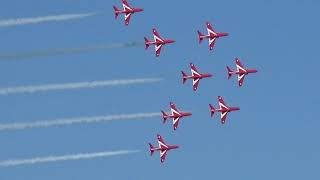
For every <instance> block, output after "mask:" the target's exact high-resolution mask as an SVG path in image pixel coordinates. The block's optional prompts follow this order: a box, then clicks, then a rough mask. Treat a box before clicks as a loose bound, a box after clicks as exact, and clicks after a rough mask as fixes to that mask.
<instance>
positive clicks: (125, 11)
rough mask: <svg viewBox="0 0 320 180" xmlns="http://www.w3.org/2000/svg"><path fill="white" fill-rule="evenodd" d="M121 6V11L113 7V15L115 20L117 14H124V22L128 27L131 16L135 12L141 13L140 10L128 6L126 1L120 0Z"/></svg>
mask: <svg viewBox="0 0 320 180" xmlns="http://www.w3.org/2000/svg"><path fill="white" fill-rule="evenodd" d="M122 6H123V10H120V9H118V8H117V7H116V6H113V9H114V14H115V18H116V19H117V17H118V15H119V14H124V22H125V25H127V26H128V25H129V22H130V18H131V15H132V14H134V13H136V12H141V11H143V9H142V8H133V7H131V6H130V5H129V3H128V2H127V0H122Z"/></svg>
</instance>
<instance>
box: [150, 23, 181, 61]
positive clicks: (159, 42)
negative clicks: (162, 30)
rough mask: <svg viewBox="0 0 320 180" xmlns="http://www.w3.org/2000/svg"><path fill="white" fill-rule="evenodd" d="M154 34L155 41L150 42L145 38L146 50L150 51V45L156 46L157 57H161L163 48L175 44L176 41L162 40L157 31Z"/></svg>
mask: <svg viewBox="0 0 320 180" xmlns="http://www.w3.org/2000/svg"><path fill="white" fill-rule="evenodd" d="M152 32H153V37H154V41H149V40H148V39H147V38H146V37H144V41H145V44H146V50H147V49H148V47H149V46H150V45H155V48H156V57H159V56H160V52H161V48H162V46H164V45H165V44H170V43H174V42H175V40H171V39H162V38H161V37H160V35H159V33H158V32H157V30H156V29H153V30H152Z"/></svg>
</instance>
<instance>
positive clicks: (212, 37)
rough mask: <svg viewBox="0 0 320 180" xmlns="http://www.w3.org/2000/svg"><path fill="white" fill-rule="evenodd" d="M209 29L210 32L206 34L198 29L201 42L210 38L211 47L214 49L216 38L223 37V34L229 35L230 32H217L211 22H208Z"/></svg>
mask: <svg viewBox="0 0 320 180" xmlns="http://www.w3.org/2000/svg"><path fill="white" fill-rule="evenodd" d="M207 31H208V34H207V35H204V34H202V33H201V32H200V31H198V36H199V44H200V43H201V42H202V40H203V39H205V38H206V39H209V48H210V50H212V49H213V48H214V45H215V42H216V39H218V38H220V37H223V36H228V35H229V34H228V33H218V32H215V31H214V30H213V28H212V26H211V24H210V23H209V22H207Z"/></svg>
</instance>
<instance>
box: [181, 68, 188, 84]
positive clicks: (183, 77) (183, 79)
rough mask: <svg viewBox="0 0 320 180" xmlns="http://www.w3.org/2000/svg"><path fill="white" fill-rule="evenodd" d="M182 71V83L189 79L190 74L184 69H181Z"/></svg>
mask: <svg viewBox="0 0 320 180" xmlns="http://www.w3.org/2000/svg"><path fill="white" fill-rule="evenodd" d="M181 73H182V84H184V83H185V82H186V80H187V76H188V75H187V74H186V73H185V72H184V71H181Z"/></svg>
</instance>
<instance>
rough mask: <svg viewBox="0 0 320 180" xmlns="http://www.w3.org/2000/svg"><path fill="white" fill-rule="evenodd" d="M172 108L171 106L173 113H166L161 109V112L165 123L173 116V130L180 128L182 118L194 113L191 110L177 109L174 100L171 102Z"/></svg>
mask: <svg viewBox="0 0 320 180" xmlns="http://www.w3.org/2000/svg"><path fill="white" fill-rule="evenodd" d="M170 108H171V115H168V114H166V113H165V112H164V111H161V112H162V115H163V124H164V123H166V120H167V119H168V118H172V120H173V130H176V129H177V128H178V125H179V120H180V118H183V117H185V116H191V115H192V114H191V113H189V112H181V111H179V110H177V108H176V105H175V104H174V103H172V102H170Z"/></svg>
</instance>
